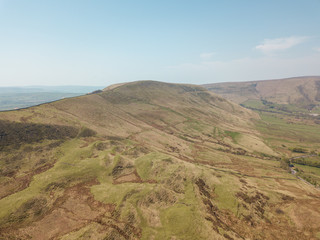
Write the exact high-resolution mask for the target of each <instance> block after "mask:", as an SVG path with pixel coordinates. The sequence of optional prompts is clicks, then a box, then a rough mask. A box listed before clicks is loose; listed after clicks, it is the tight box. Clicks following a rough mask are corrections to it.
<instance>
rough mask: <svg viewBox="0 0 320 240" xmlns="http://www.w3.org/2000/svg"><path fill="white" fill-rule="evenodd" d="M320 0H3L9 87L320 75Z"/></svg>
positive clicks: (0, 24) (2, 53)
mask: <svg viewBox="0 0 320 240" xmlns="http://www.w3.org/2000/svg"><path fill="white" fill-rule="evenodd" d="M319 10H320V1H317V0H308V1H303V2H302V1H284V0H282V1H275V0H273V1H265V2H250V1H241V2H239V1H228V2H223V3H222V2H218V3H217V2H213V1H200V2H199V1H188V2H185V1H174V2H172V1H161V2H150V1H135V2H132V1H121V3H120V2H119V1H117V2H116V1H113V2H111V1H108V2H105V1H90V2H88V1H83V0H80V1H75V0H73V1H67V2H65V1H45V2H43V1H36V0H31V1H21V0H20V1H9V0H0V30H1V37H0V86H26V85H86V86H88V85H94V86H108V85H111V84H114V83H119V82H128V81H135V80H144V79H146V80H147V79H151V80H157V81H164V82H177V83H193V84H205V83H213V82H224V81H250V80H264V79H278V78H286V77H295V76H314V75H320V33H319V29H320V16H319V14H318V13H319Z"/></svg>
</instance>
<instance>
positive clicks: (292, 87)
mask: <svg viewBox="0 0 320 240" xmlns="http://www.w3.org/2000/svg"><path fill="white" fill-rule="evenodd" d="M204 87H205V88H207V89H208V90H210V91H212V92H214V93H216V94H219V95H221V96H223V97H225V98H227V99H229V100H231V101H233V102H236V103H243V104H245V103H248V102H249V103H250V101H251V104H252V100H256V101H260V100H263V101H266V102H270V103H276V104H280V105H289V106H290V105H295V106H297V107H298V108H299V109H300V110H301V109H308V110H316V111H319V106H320V77H319V76H315V77H295V78H286V79H276V80H265V81H251V82H233V83H214V84H206V85H204Z"/></svg>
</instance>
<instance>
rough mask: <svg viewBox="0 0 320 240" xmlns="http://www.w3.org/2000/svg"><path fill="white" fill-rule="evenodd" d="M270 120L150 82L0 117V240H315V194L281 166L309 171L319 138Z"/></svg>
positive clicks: (206, 95)
mask: <svg viewBox="0 0 320 240" xmlns="http://www.w3.org/2000/svg"><path fill="white" fill-rule="evenodd" d="M272 120H273V121H274V123H273V124H269V123H267V122H265V121H264V120H262V119H261V118H260V116H259V115H258V114H257V113H255V112H253V111H251V110H249V109H246V108H243V107H242V106H239V105H238V104H235V103H232V102H230V101H228V100H226V99H225V98H222V97H220V96H218V95H216V94H214V93H212V92H210V91H208V90H206V89H205V88H203V87H201V86H196V85H188V84H169V83H163V82H156V81H139V82H132V83H126V84H119V85H114V86H111V87H108V88H105V89H103V90H102V91H96V92H95V93H92V94H88V95H83V96H78V97H73V98H67V99H62V100H59V101H56V102H52V103H47V104H42V105H39V106H35V107H30V108H27V109H20V110H16V111H8V112H0V167H1V168H0V206H1V208H0V239H68V240H76V239H129V240H136V239H177V240H178V239H197V240H198V239H199V240H201V239H203V240H206V239H212V240H213V239H227V240H230V239H296V240H298V239H299V240H300V239H312V238H315V237H316V236H317V235H318V232H319V219H320V210H319V204H320V193H319V191H318V189H316V188H315V187H314V186H313V185H311V184H308V183H306V182H303V181H302V180H300V179H298V178H296V176H294V175H292V174H290V173H289V172H288V164H287V162H286V161H285V159H284V160H283V161H282V160H281V161H282V162H281V163H282V165H280V156H282V155H284V154H286V153H288V154H287V155H289V154H291V153H292V152H291V151H290V150H289V148H291V147H295V146H297V145H298V147H299V148H298V150H301V151H302V150H303V151H304V152H305V153H303V154H307V153H308V152H309V151H310V152H313V159H311V160H308V161H309V162H311V161H312V164H314V161H318V158H317V156H315V153H316V151H317V150H318V149H319V146H318V144H317V143H319V142H320V134H318V133H319V130H314V129H315V128H316V127H314V125H312V126H310V127H309V128H307V127H306V126H303V129H301V128H299V131H295V129H293V130H291V129H289V127H291V126H296V125H294V124H286V123H283V122H282V121H281V122H280V124H281V126H280V128H279V127H278V125H279V124H278V122H276V121H275V120H274V119H272ZM277 124H278V125H277ZM287 125H288V126H287ZM299 127H300V125H299ZM271 130H272V131H271ZM306 130H307V131H308V132H307V131H306ZM283 131H286V133H290V134H286V136H285V137H286V138H285V139H283V141H282V139H281V137H279V135H280V136H283V135H285V134H283ZM266 132H267V133H266ZM292 132H293V134H292ZM306 133H307V134H306ZM267 134H268V135H267ZM301 135H306V136H304V138H302V137H303V136H302V137H301ZM300 137H301V139H302V140H303V141H305V142H306V143H305V144H306V145H307V147H305V145H302V143H301V142H299V141H300ZM272 139H276V141H277V142H276V143H275V142H274V141H273V140H272ZM310 141H312V142H314V144H310ZM270 142H271V143H272V145H271V144H270ZM297 142H298V143H297ZM278 143H279V144H278ZM296 143H297V144H296ZM300 160H301V159H300ZM280 166H283V167H284V168H280ZM306 171H307V170H305V172H306ZM312 171H313V170H312ZM312 179H316V180H315V181H318V178H317V176H314V177H313V178H312Z"/></svg>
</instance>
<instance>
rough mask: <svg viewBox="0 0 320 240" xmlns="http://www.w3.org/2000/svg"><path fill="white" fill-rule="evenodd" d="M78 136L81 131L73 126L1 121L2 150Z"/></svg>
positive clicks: (0, 148)
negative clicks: (8, 147)
mask: <svg viewBox="0 0 320 240" xmlns="http://www.w3.org/2000/svg"><path fill="white" fill-rule="evenodd" d="M78 134H79V129H77V128H75V127H71V126H59V125H49V124H36V123H19V122H10V121H5V120H0V150H2V149H3V148H4V147H7V146H12V147H14V148H17V147H19V146H20V145H21V144H24V143H32V142H39V141H41V140H44V139H49V140H55V139H65V138H74V137H76V136H77V135H78Z"/></svg>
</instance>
